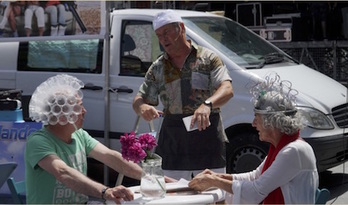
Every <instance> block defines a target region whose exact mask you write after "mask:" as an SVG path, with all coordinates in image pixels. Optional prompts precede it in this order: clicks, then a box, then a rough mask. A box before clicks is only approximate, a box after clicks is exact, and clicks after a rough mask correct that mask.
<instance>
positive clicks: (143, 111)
mask: <svg viewBox="0 0 348 205" xmlns="http://www.w3.org/2000/svg"><path fill="white" fill-rule="evenodd" d="M139 108H140V115H141V117H142V118H144V119H145V120H146V121H151V120H153V119H156V118H159V117H160V116H161V115H163V112H162V111H159V110H156V108H155V107H154V106H151V105H148V104H142V105H141V106H140V107H139Z"/></svg>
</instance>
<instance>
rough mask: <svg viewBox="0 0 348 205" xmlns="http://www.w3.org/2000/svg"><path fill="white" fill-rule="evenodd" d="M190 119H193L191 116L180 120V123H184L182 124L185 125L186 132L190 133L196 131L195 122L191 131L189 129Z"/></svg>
mask: <svg viewBox="0 0 348 205" xmlns="http://www.w3.org/2000/svg"><path fill="white" fill-rule="evenodd" d="M192 117H193V115H190V116H187V117H184V118H182V121H184V124H185V127H186V130H187V132H190V131H193V130H196V129H198V127H197V122H196V123H195V125H194V126H193V128H192V129H191V128H190V126H191V120H192Z"/></svg>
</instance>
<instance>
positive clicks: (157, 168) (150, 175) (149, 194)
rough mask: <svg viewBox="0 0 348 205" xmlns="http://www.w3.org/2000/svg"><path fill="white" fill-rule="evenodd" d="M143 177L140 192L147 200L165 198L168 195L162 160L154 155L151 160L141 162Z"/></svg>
mask: <svg viewBox="0 0 348 205" xmlns="http://www.w3.org/2000/svg"><path fill="white" fill-rule="evenodd" d="M141 166H142V168H143V176H142V177H141V181H140V192H141V194H142V196H143V199H145V200H153V199H159V198H163V197H164V196H165V194H166V183H165V181H164V174H163V170H162V158H161V157H160V156H159V155H157V154H152V155H151V158H150V159H146V160H144V161H142V162H141Z"/></svg>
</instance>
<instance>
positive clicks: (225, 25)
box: [183, 17, 293, 68]
mask: <svg viewBox="0 0 348 205" xmlns="http://www.w3.org/2000/svg"><path fill="white" fill-rule="evenodd" d="M183 21H184V23H185V25H186V27H187V28H188V29H190V30H192V31H194V32H195V33H197V34H198V35H199V36H200V37H201V38H203V39H204V40H205V41H207V42H208V43H210V44H212V45H214V47H216V48H217V49H218V50H219V51H220V52H222V53H224V54H225V55H226V56H227V57H228V58H230V59H231V60H232V61H233V62H235V63H236V64H238V65H240V66H242V67H246V68H262V67H263V66H264V65H265V64H272V63H280V62H289V61H291V62H293V61H292V60H290V59H289V58H288V56H287V55H286V54H285V53H284V52H283V51H281V50H280V49H277V48H276V47H274V46H272V45H270V44H269V43H267V41H266V40H264V39H262V38H261V37H260V36H259V35H257V34H256V33H254V32H252V31H250V30H248V29H246V28H244V27H242V26H240V25H239V24H237V23H236V22H234V21H232V20H229V19H227V18H220V17H186V18H184V19H183ZM270 59H271V60H270Z"/></svg>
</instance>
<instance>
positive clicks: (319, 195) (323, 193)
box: [315, 188, 330, 204]
mask: <svg viewBox="0 0 348 205" xmlns="http://www.w3.org/2000/svg"><path fill="white" fill-rule="evenodd" d="M329 197H330V191H329V190H327V189H325V188H323V189H319V188H318V189H317V192H316V194H315V204H326V202H327V201H328V200H329Z"/></svg>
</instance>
